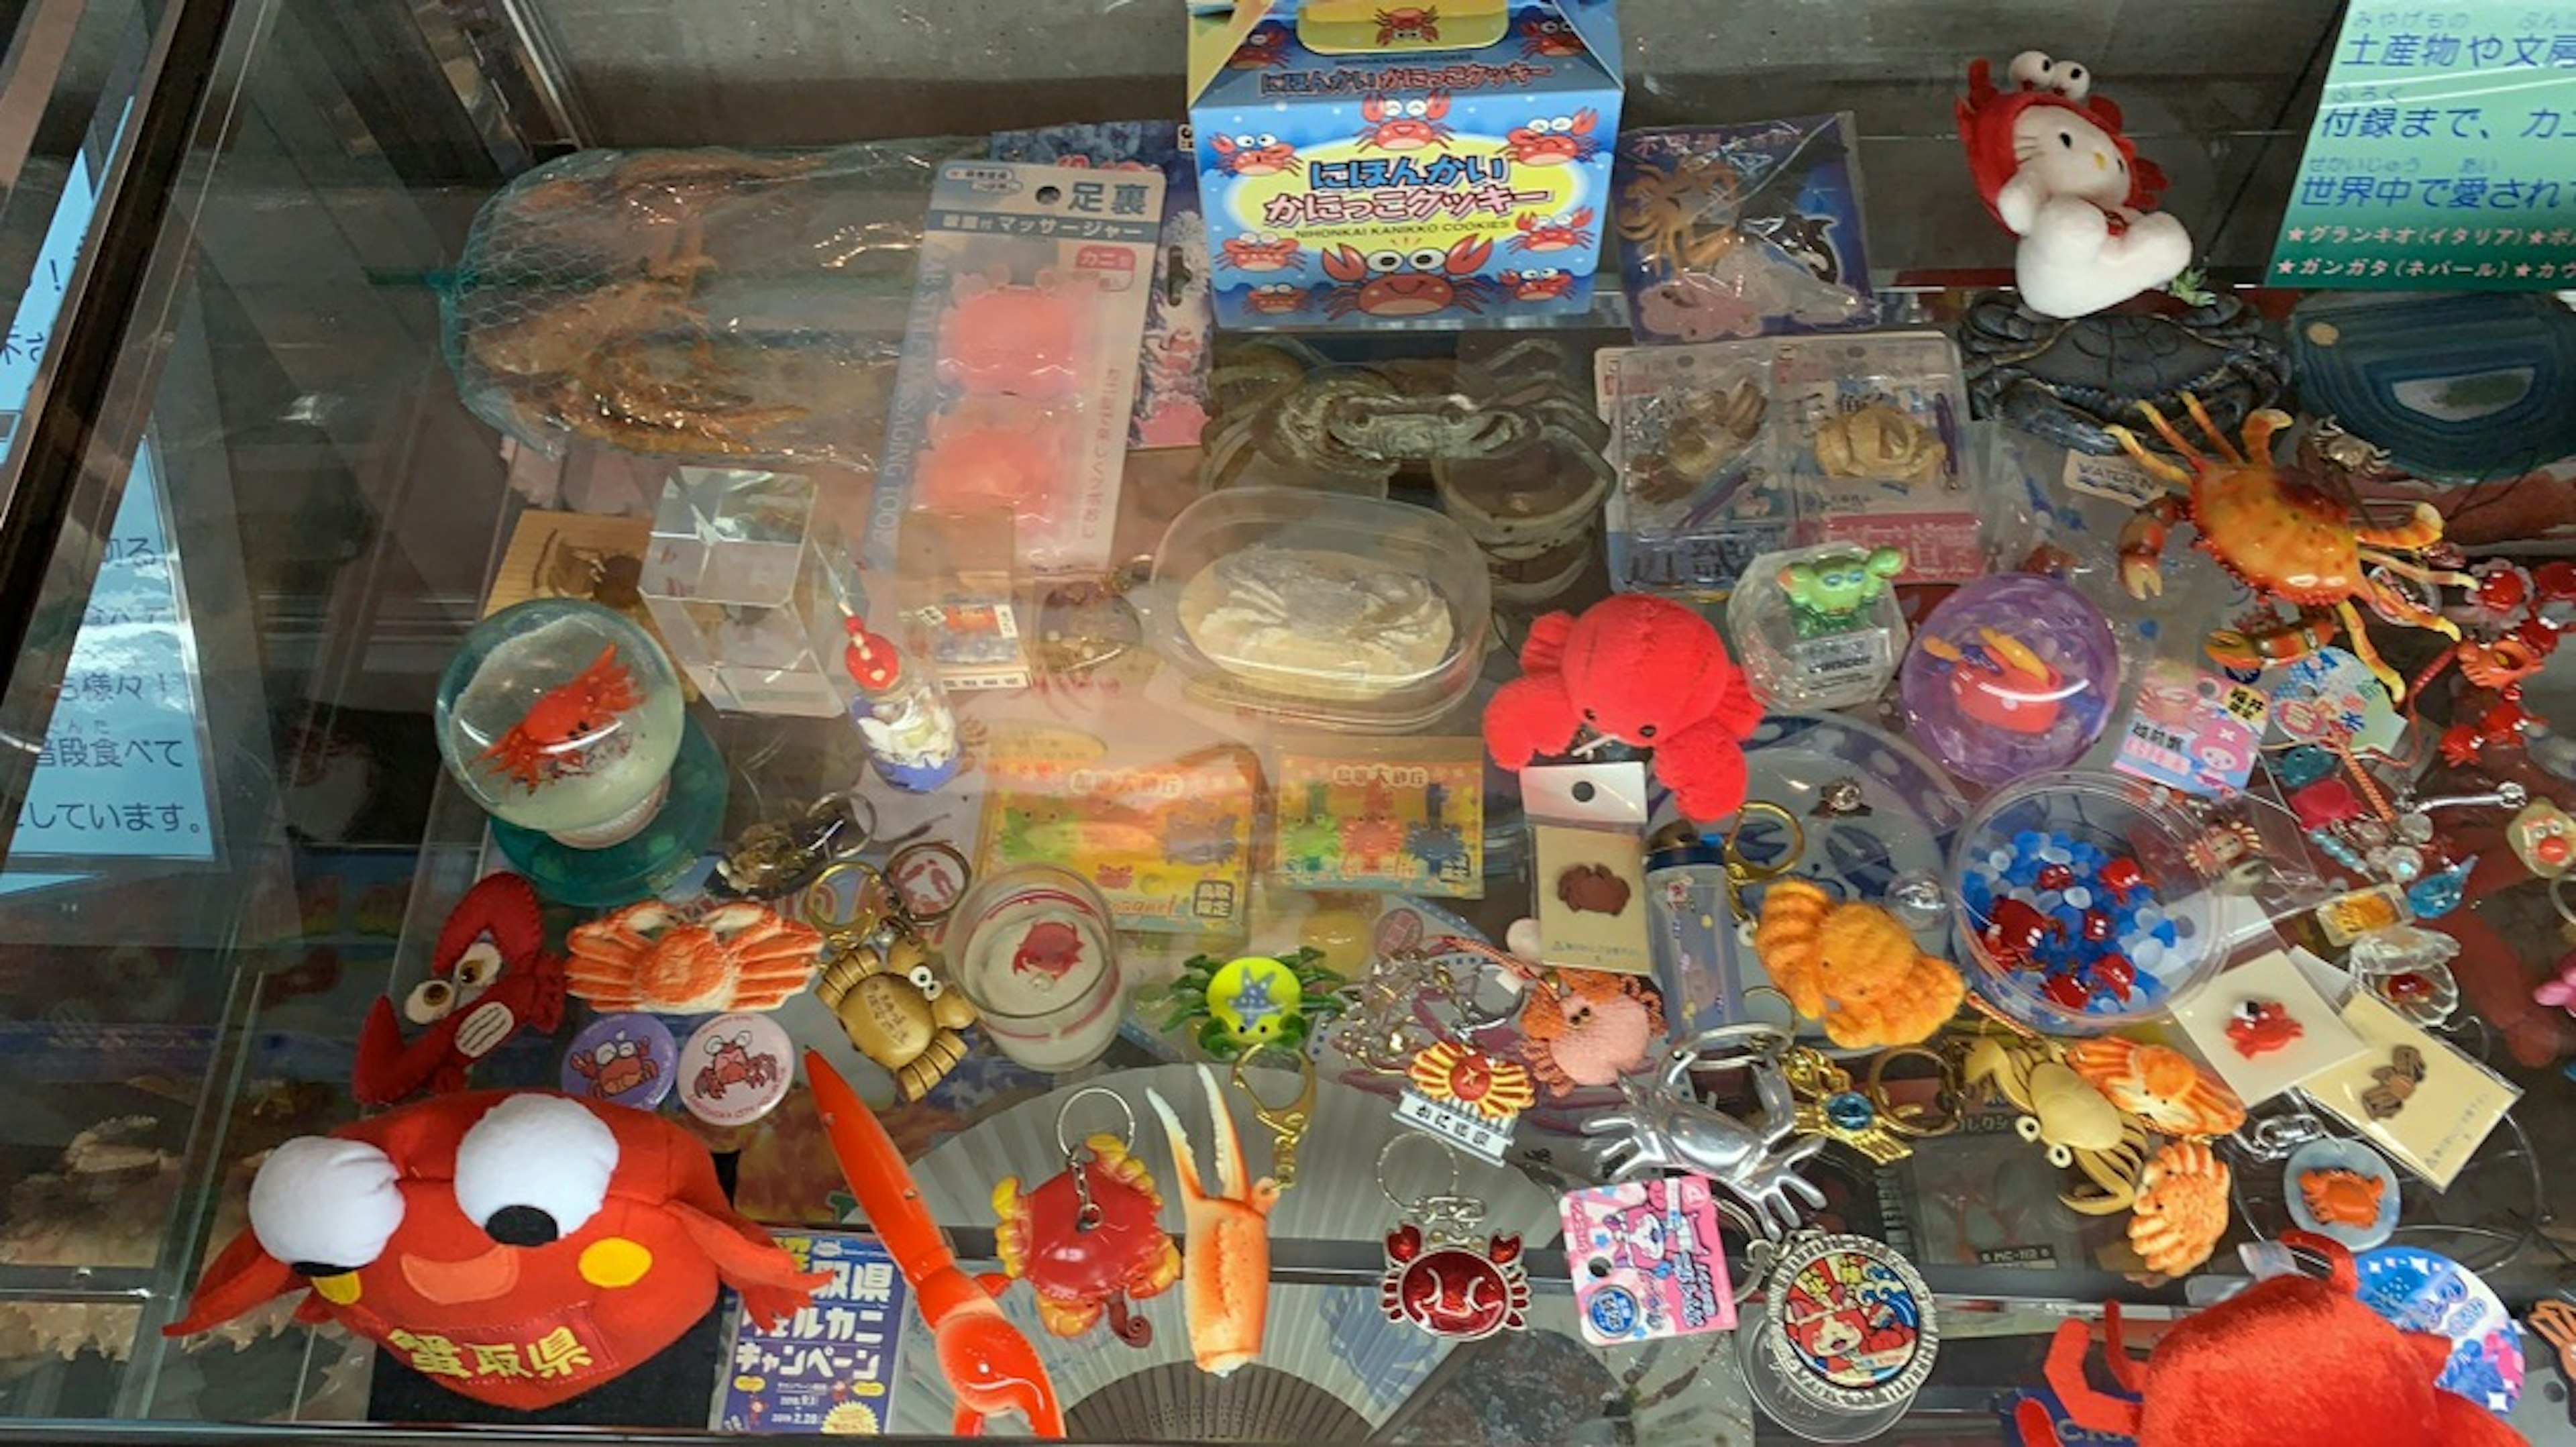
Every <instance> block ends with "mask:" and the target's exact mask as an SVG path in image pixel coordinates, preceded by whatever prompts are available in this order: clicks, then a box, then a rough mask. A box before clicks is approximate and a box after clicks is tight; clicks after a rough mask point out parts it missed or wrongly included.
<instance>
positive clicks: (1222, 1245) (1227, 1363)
mask: <svg viewBox="0 0 2576 1447" xmlns="http://www.w3.org/2000/svg"><path fill="white" fill-rule="evenodd" d="M1199 1083H1200V1084H1201V1085H1204V1086H1206V1087H1207V1098H1208V1122H1209V1125H1210V1126H1211V1127H1212V1129H1213V1131H1214V1136H1215V1144H1216V1178H1217V1188H1218V1190H1220V1191H1222V1192H1223V1193H1224V1194H1222V1195H1215V1196H1211V1195H1209V1194H1208V1192H1207V1187H1206V1186H1205V1185H1204V1184H1202V1183H1201V1181H1200V1179H1199V1165H1198V1159H1197V1158H1196V1157H1195V1156H1193V1155H1191V1154H1190V1136H1189V1132H1188V1131H1185V1130H1183V1129H1182V1128H1181V1118H1180V1117H1179V1116H1177V1115H1175V1114H1173V1113H1172V1107H1171V1106H1170V1104H1168V1103H1167V1102H1165V1101H1164V1099H1163V1097H1162V1096H1160V1095H1158V1094H1156V1093H1155V1092H1154V1091H1153V1090H1151V1089H1148V1090H1147V1091H1146V1092H1145V1100H1146V1102H1147V1103H1148V1104H1150V1105H1152V1106H1153V1107H1154V1114H1156V1115H1159V1116H1161V1117H1162V1118H1163V1133H1164V1134H1165V1135H1167V1136H1169V1137H1170V1138H1171V1143H1172V1163H1173V1169H1174V1171H1175V1172H1177V1173H1178V1175H1179V1177H1180V1185H1181V1217H1182V1220H1183V1221H1184V1222H1185V1223H1186V1227H1185V1229H1186V1230H1187V1231H1188V1233H1189V1245H1188V1246H1187V1247H1186V1248H1185V1253H1186V1254H1185V1255H1184V1256H1183V1258H1182V1259H1183V1266H1182V1274H1181V1288H1182V1290H1181V1299H1182V1301H1183V1302H1184V1303H1185V1304H1186V1305H1187V1306H1188V1308H1189V1318H1190V1355H1191V1356H1192V1357H1193V1358H1195V1359H1196V1360H1197V1362H1198V1364H1199V1370H1200V1371H1203V1372H1209V1373H1213V1374H1214V1375H1216V1376H1220V1377H1222V1376H1225V1375H1227V1374H1228V1373H1230V1372H1232V1371H1233V1370H1234V1369H1235V1368H1237V1367H1240V1366H1242V1365H1243V1364H1244V1363H1246V1362H1249V1361H1251V1360H1252V1359H1254V1358H1255V1357H1258V1356H1260V1355H1261V1329H1262V1327H1263V1325H1264V1324H1265V1323H1266V1322H1267V1320H1268V1318H1269V1316H1270V1208H1271V1207H1273V1206H1276V1205H1278V1204H1279V1185H1278V1183H1277V1182H1276V1181H1273V1180H1271V1179H1270V1178H1269V1177H1268V1176H1264V1177H1262V1178H1261V1179H1260V1180H1257V1181H1253V1182H1251V1183H1250V1185H1249V1187H1247V1186H1246V1184H1245V1172H1244V1166H1243V1142H1242V1140H1241V1138H1239V1137H1238V1136H1236V1135H1235V1133H1234V1117H1233V1116H1232V1115H1230V1114H1228V1113H1227V1112H1226V1108H1225V1096H1224V1094H1223V1093H1222V1092H1220V1091H1219V1090H1218V1089H1217V1084H1216V1072H1214V1071H1212V1070H1210V1069H1208V1068H1207V1067H1206V1066H1204V1065H1202V1066H1200V1067H1199Z"/></svg>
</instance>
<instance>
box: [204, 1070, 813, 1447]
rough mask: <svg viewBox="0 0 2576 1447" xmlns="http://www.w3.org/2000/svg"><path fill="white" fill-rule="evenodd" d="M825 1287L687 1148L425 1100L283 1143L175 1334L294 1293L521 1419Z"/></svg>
mask: <svg viewBox="0 0 2576 1447" xmlns="http://www.w3.org/2000/svg"><path fill="white" fill-rule="evenodd" d="M825 1279H826V1278H825V1277H822V1276H813V1275H807V1274H805V1273H802V1272H799V1271H798V1270H797V1269H796V1263H795V1261H794V1259H793V1258H791V1257H790V1256H789V1255H788V1254H787V1252H785V1251H784V1250H782V1249H780V1247H779V1246H778V1244H777V1243H776V1242H775V1241H773V1240H771V1239H770V1236H769V1233H768V1232H766V1231H764V1230H762V1229H761V1228H759V1227H758V1226H755V1225H753V1224H752V1223H751V1222H749V1221H746V1220H744V1219H743V1218H742V1217H740V1216H738V1215H736V1214H734V1210H733V1207H732V1206H731V1205H730V1204H729V1203H728V1202H727V1201H726V1200H725V1196H724V1191H723V1189H722V1188H721V1187H719V1186H718V1185H717V1184H716V1172H715V1163H714V1162H713V1161H711V1160H709V1159H708V1157H707V1149H706V1147H705V1146H703V1145H701V1144H699V1142H698V1141H697V1139H696V1138H695V1137H693V1136H691V1135H690V1134H689V1133H688V1132H687V1131H685V1130H683V1129H681V1128H680V1127H679V1126H678V1125H676V1124H674V1123H672V1122H671V1121H668V1120H665V1119H663V1118H661V1117H659V1116H655V1115H651V1114H648V1113H646V1112H644V1111H640V1110H631V1109H628V1108H627V1107H625V1106H621V1105H609V1104H605V1103H603V1102H596V1101H584V1100H576V1099H574V1098H573V1097H571V1096H567V1095H557V1094H554V1093H552V1092H550V1091H497V1090H493V1091H476V1092H473V1093H470V1094H465V1095H446V1096H438V1097H435V1098H432V1099H430V1100H426V1101H422V1102H420V1103H419V1104H416V1105H410V1106H405V1107H403V1108H402V1109H400V1110H394V1111H389V1112H387V1113H385V1114H383V1115H379V1116H375V1117H372V1118H370V1119H367V1120H363V1121H360V1122H358V1123H357V1124H355V1125H351V1126H345V1127H343V1128H341V1129H340V1130H338V1131H336V1132H334V1133H332V1134H331V1135H327V1136H299V1137H297V1138H296V1139H294V1140H290V1141H288V1142H286V1143H285V1144H284V1145H281V1146H279V1147H278V1148H277V1149H276V1151H275V1152H273V1153H272V1154H271V1155H270V1156H269V1158H268V1163H267V1164H266V1165H263V1166H261V1167H260V1170H259V1175H258V1176H257V1177H256V1178H255V1179H254V1180H253V1181H252V1182H251V1190H250V1228H249V1229H248V1230H246V1231H244V1232H242V1234H240V1235H239V1236H236V1237H234V1238H233V1240H232V1243H231V1244H230V1245H227V1246H226V1247H224V1249H223V1251H222V1252H221V1253H220V1254H218V1255H217V1256H216V1257H215V1259H214V1263H213V1264H212V1265H210V1266H208V1267H207V1268H206V1273H205V1276H204V1278H203V1279H202V1280H200V1281H199V1282H198V1283H197V1294H196V1296H195V1298H194V1299H193V1300H192V1301H190V1303H189V1305H188V1312H187V1314H186V1315H185V1316H183V1317H181V1318H180V1319H179V1320H178V1321H176V1322H174V1323H172V1324H171V1325H170V1326H168V1327H165V1328H163V1334H164V1335H166V1336H186V1335H189V1334H191V1333H194V1332H201V1331H205V1330H207V1329H209V1328H211V1327H214V1326H217V1325H220V1324H221V1323H223V1322H226V1321H230V1320H231V1319H233V1318H234V1317H237V1316H239V1315H241V1314H242V1313H244V1312H246V1311H249V1310H250V1309H251V1308H252V1307H255V1306H257V1305H259V1304H260V1303H261V1302H263V1301H266V1300H268V1299H269V1298H271V1297H274V1296H280V1295H283V1294H285V1293H286V1292H289V1291H294V1290H298V1289H304V1290H306V1291H307V1292H308V1293H309V1294H308V1295H306V1297H305V1298H304V1302H303V1304H302V1305H301V1306H299V1307H298V1308H297V1309H296V1313H295V1314H296V1317H297V1319H298V1320H301V1321H305V1322H317V1323H318V1322H324V1321H335V1322H338V1323H339V1324H340V1325H342V1326H345V1327H347V1328H348V1329H349V1330H350V1331H352V1332H355V1333H356V1334H358V1335H359V1336H362V1337H365V1338H367V1339H368V1340H370V1341H373V1342H375V1343H376V1344H378V1345H379V1346H381V1347H383V1348H384V1349H385V1350H386V1351H387V1352H388V1353H390V1354H391V1355H392V1356H393V1357H394V1358H395V1359H396V1360H397V1361H401V1362H404V1363H406V1364H408V1365H409V1366H410V1367H411V1368H412V1369H413V1370H415V1371H417V1372H420V1373H421V1374H422V1375H424V1376H428V1377H431V1378H434V1379H436V1380H437V1381H438V1382H439V1383H440V1384H441V1385H443V1386H445V1387H447V1388H448V1389H449V1390H451V1391H454V1392H457V1393H459V1394H460V1395H463V1396H467V1397H471V1398H473V1399H474V1400H476V1401H478V1402H487V1403H490V1404H491V1405H493V1406H496V1407H505V1408H510V1409H513V1410H519V1411H533V1410H536V1409H538V1408H541V1407H550V1406H553V1405H554V1404H555V1403H557V1402H562V1401H566V1400H569V1399H571V1398H573V1397H577V1396H580V1395H581V1394H582V1393H584V1392H587V1391H589V1390H590V1389H592V1388H593V1387H597V1386H599V1385H601V1384H603V1383H605V1382H608V1381H610V1380H612V1379H614V1378H616V1377H618V1376H619V1375H621V1374H623V1373H624V1372H626V1371H627V1370H628V1369H630V1368H632V1367H635V1366H637V1365H638V1364H640V1363H643V1362H645V1361H648V1360H650V1359H651V1358H652V1357H653V1356H654V1354H655V1353H657V1352H660V1351H661V1350H662V1349H663V1348H665V1347H667V1346H669V1345H670V1344H671V1343H672V1342H674V1341H677V1340H678V1339H679V1338H680V1336H681V1334H682V1333H684V1332H686V1331H687V1330H688V1329H689V1327H690V1326H691V1325H692V1324H694V1323H695V1322H696V1321H697V1320H698V1319H699V1318H700V1317H702V1316H704V1315H706V1313H707V1311H708V1309H709V1308H711V1307H713V1306H714V1305H715V1301H716V1287H717V1286H718V1285H725V1286H730V1287H732V1288H734V1289H735V1290H736V1291H739V1292H741V1293H742V1300H743V1305H744V1307H745V1308H746V1309H747V1310H749V1311H750V1312H751V1314H752V1315H753V1316H754V1317H755V1318H757V1319H758V1320H760V1321H761V1322H763V1323H764V1324H767V1323H774V1322H776V1321H778V1320H780V1319H782V1318H784V1317H786V1316H787V1315H788V1314H789V1313H791V1312H793V1311H794V1310H795V1309H796V1308H798V1307H799V1306H802V1305H804V1304H805V1303H806V1302H807V1301H808V1300H809V1299H810V1298H811V1296H812V1292H813V1288H814V1287H815V1286H816V1285H819V1284H820V1283H821V1282H823V1281H824V1280H825Z"/></svg>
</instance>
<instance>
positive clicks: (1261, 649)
mask: <svg viewBox="0 0 2576 1447" xmlns="http://www.w3.org/2000/svg"><path fill="white" fill-rule="evenodd" d="M1180 619H1181V627H1182V630H1183V631H1184V632H1186V633H1187V634H1188V635H1189V639H1190V642H1191V643H1192V644H1194V645H1196V646H1197V648H1198V650H1199V651H1200V652H1201V653H1204V654H1206V655H1207V656H1208V657H1209V658H1210V659H1211V660H1213V661H1214V662H1215V663H1216V664H1217V665H1218V666H1219V667H1221V668H1223V669H1225V670H1226V671H1227V672H1228V673H1231V674H1234V675H1235V676H1236V677H1238V678H1241V679H1243V680H1244V681H1245V682H1247V683H1252V684H1255V685H1258V686H1261V687H1264V688H1271V689H1277V690H1280V691H1283V692H1292V693H1298V694H1303V695H1307V696H1310V697H1324V698H1334V699H1343V700H1351V699H1370V698H1376V697H1378V696H1380V695H1383V694H1386V693H1389V692H1392V691H1394V690H1396V689H1398V688H1401V687H1403V686H1404V685H1406V684H1409V683H1414V682H1417V681H1419V680H1421V679H1423V678H1425V677H1427V676H1429V675H1430V674H1431V673H1432V671H1433V670H1435V669H1437V668H1438V667H1439V666H1440V665H1441V663H1442V662H1443V661H1444V660H1446V659H1447V658H1448V657H1449V653H1450V649H1451V647H1452V646H1453V645H1454V644H1455V642H1456V639H1457V629H1456V627H1455V625H1454V624H1453V622H1452V620H1451V618H1450V616H1449V604H1448V601H1447V600H1446V599H1445V598H1443V597H1442V596H1441V595H1440V592H1439V590H1438V589H1436V588H1434V587H1432V586H1431V584H1430V583H1428V582H1426V581H1425V580H1423V579H1421V578H1419V577H1415V576H1413V575H1411V574H1409V573H1404V572H1400V571H1398V570H1396V569H1393V568H1389V567H1386V566H1384V565H1382V564H1379V563H1375V562H1372V561H1370V560H1369V559H1366V558H1363V557H1359V556H1357V555H1355V554H1351V553H1339V552H1325V551H1320V550H1311V549H1301V548H1246V549H1244V550H1242V551H1241V552H1237V553H1232V554H1229V555H1227V556H1225V557H1222V558H1219V559H1218V560H1217V561H1215V562H1214V563H1211V564H1209V565H1208V566H1207V567H1206V568H1204V569H1202V570H1201V571H1200V572H1199V574H1198V576H1196V577H1194V578H1192V579H1190V581H1189V583H1188V584H1187V585H1186V586H1185V587H1183V588H1182V589H1181V598H1180Z"/></svg>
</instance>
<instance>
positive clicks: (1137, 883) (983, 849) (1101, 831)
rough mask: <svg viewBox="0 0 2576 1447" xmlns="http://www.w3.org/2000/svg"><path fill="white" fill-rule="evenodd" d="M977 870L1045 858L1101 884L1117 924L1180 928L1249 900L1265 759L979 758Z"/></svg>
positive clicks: (1215, 752) (1216, 752) (1239, 913)
mask: <svg viewBox="0 0 2576 1447" xmlns="http://www.w3.org/2000/svg"><path fill="white" fill-rule="evenodd" d="M985 772H986V777H987V779H988V780H989V782H988V784H987V786H986V788H985V791H984V818H983V827H982V830H981V834H980V837H979V839H978V841H977V845H976V854H975V870H976V874H977V875H978V877H986V876H989V875H990V874H991V872H992V871H994V870H999V869H1008V868H1010V867H1012V866H1014V865H1020V864H1051V865H1054V866H1055V867H1057V868H1059V869H1064V870H1069V871H1071V872H1072V873H1074V874H1076V875H1078V876H1080V877H1081V878H1082V879H1083V880H1084V881H1085V882H1086V883H1088V884H1090V885H1091V886H1092V887H1093V888H1095V889H1097V890H1099V891H1100V894H1101V898H1103V899H1104V900H1106V901H1108V904H1109V910H1110V914H1111V916H1112V917H1113V918H1114V919H1115V920H1116V921H1117V924H1118V927H1119V928H1120V929H1132V930H1149V931H1156V932H1161V933H1166V934H1188V933H1193V932H1196V931H1200V930H1207V929H1218V928H1223V927H1225V926H1228V925H1231V924H1233V923H1235V922H1236V921H1238V920H1240V919H1243V918H1244V917H1245V916H1246V913H1247V912H1248V911H1249V910H1250V908H1251V895H1250V893H1249V891H1250V888H1251V882H1252V868H1251V857H1252V842H1253V832H1252V829H1253V817H1254V815H1255V814H1256V813H1257V812H1258V811H1259V809H1260V805H1261V764H1260V761H1259V760H1258V759H1256V758H1255V757H1254V756H1253V755H1252V753H1251V751H1250V750H1247V749H1243V748H1238V747H1232V746H1225V747H1217V748H1210V749H1204V750H1200V751H1198V752H1196V753H1193V754H1190V755H1186V756H1184V757H1181V758H1176V759H1171V760H1165V761H1160V762H1147V763H1137V764H1132V765H1119V764H1114V763H1108V762H1098V763H1086V764H1079V765H1075V764H1067V763H1062V762H1057V761H1054V760H1050V759H1047V758H1042V757H1035V756H1029V757H1022V756H1016V755H1012V756H1001V757H996V758H994V759H993V760H992V761H990V762H989V763H988V764H987V766H986V770H985Z"/></svg>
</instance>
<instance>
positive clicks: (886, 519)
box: [859, 161, 1163, 572]
mask: <svg viewBox="0 0 2576 1447" xmlns="http://www.w3.org/2000/svg"><path fill="white" fill-rule="evenodd" d="M1162 221H1163V177H1162V174H1161V173H1160V172H1158V171H1153V170H1133V171H1110V170H1103V169H1097V168H1094V167H1090V166H1037V165H1026V164H1018V163H1012V162H1005V161H951V162H948V163H946V164H945V165H942V166H941V167H940V168H939V176H938V179H937V180H936V181H935V182H934V183H933V184H932V187H931V193H930V211H929V215H928V217H927V219H926V220H925V222H924V226H923V235H922V242H921V259H920V266H919V268H918V270H917V271H916V273H915V276H914V280H913V294H912V311H911V316H910V321H909V324H908V326H907V328H906V332H905V335H906V338H907V340H906V341H905V343H904V349H903V357H902V359H901V361H900V362H899V363H898V364H897V367H896V371H895V386H894V402H893V404H892V406H891V407H890V408H889V409H888V411H887V414H886V435H885V449H884V463H883V466H881V467H880V468H879V469H878V472H877V479H876V492H875V496H874V501H873V502H872V503H871V504H870V506H869V508H868V521H867V531H866V533H865V535H864V539H863V541H862V544H861V548H860V555H859V556H860V561H861V562H862V563H863V564H865V565H866V566H867V567H869V568H871V569H874V570H877V571H880V572H885V571H891V570H892V568H893V566H894V563H895V559H896V556H897V553H898V544H899V541H900V538H901V534H902V529H903V523H904V519H905V517H906V516H907V515H908V514H913V513H919V512H924V511H929V512H942V513H966V514H981V513H993V512H1007V513H1009V514H1010V516H1011V518H1012V520H1013V523H1014V526H1015V530H1016V531H1015V538H1014V545H1015V547H1016V548H1017V550H1018V552H1019V556H1020V558H1021V559H1022V560H1023V561H1024V562H1026V563H1027V564H1028V565H1029V566H1031V567H1033V568H1035V569H1038V570H1040V571H1046V570H1052V569H1093V568H1098V567H1101V566H1104V565H1105V564H1107V563H1108V561H1109V551H1110V533H1111V530H1112V528H1113V527H1114V526H1115V525H1116V523H1117V521H1118V487H1119V482H1120V479H1121V477H1122V476H1123V474H1124V470H1125V467H1126V461H1127V436H1128V423H1129V417H1130V414H1131V412H1132V410H1133V408H1134V406H1135V401H1136V374H1137V369H1138V365H1139V359H1140V357H1141V356H1142V347H1143V337H1144V330H1145V314H1146V309H1147V304H1148V303H1149V302H1150V301H1151V300H1152V297H1153V294H1154V291H1155V286H1156V278H1157V276H1158V274H1159V273H1158V270H1157V268H1156V265H1155V261H1156V254H1157V251H1158V245H1157V243H1158V239H1159V237H1160V235H1161V228H1162Z"/></svg>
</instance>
